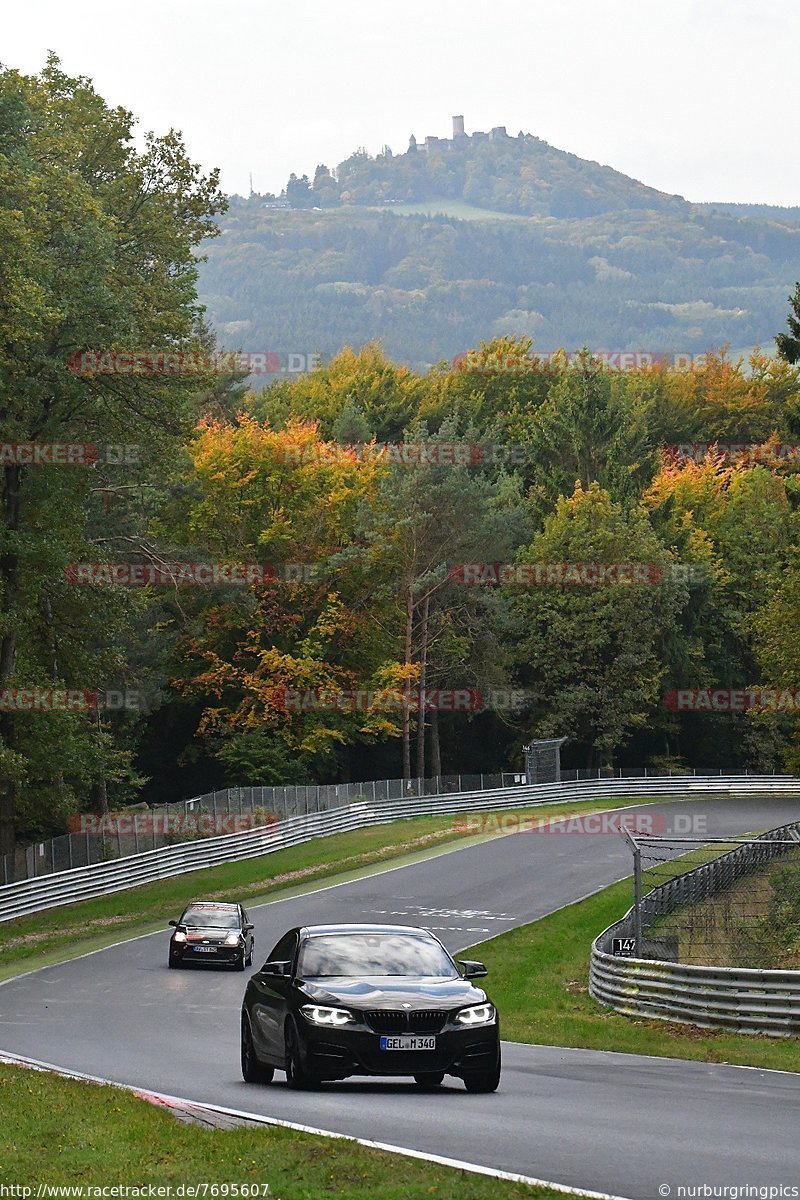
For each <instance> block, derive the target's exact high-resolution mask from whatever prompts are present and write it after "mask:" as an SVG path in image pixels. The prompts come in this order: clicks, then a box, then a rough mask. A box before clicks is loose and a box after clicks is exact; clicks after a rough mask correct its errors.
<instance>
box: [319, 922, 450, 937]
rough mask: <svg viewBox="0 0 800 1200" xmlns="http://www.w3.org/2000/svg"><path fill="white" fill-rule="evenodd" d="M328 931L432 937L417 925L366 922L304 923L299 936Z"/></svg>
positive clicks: (427, 930)
mask: <svg viewBox="0 0 800 1200" xmlns="http://www.w3.org/2000/svg"><path fill="white" fill-rule="evenodd" d="M329 933H338V934H348V933H404V934H408V935H409V936H411V937H426V938H432V937H434V935H433V934H432V933H431V931H430V930H429V929H422V928H421V927H420V926H418V925H370V924H367V923H366V922H363V923H362V922H358V923H340V924H338V925H305V926H303V928H301V929H300V936H301V937H321V936H322V935H324V934H329Z"/></svg>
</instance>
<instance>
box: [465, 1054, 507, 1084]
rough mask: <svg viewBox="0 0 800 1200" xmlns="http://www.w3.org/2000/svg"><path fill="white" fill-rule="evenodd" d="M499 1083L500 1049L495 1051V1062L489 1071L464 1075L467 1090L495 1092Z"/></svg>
mask: <svg viewBox="0 0 800 1200" xmlns="http://www.w3.org/2000/svg"><path fill="white" fill-rule="evenodd" d="M499 1083H500V1051H499V1050H498V1051H497V1063H496V1064H495V1066H494V1067H492V1068H491V1070H489V1071H477V1072H476V1073H475V1074H474V1075H465V1076H464V1087H465V1088H466V1089H467V1091H468V1092H496V1091H497V1085H498V1084H499Z"/></svg>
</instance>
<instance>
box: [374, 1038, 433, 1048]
mask: <svg viewBox="0 0 800 1200" xmlns="http://www.w3.org/2000/svg"><path fill="white" fill-rule="evenodd" d="M435 1049H436V1038H435V1037H419V1036H417V1037H382V1038H381V1050H435Z"/></svg>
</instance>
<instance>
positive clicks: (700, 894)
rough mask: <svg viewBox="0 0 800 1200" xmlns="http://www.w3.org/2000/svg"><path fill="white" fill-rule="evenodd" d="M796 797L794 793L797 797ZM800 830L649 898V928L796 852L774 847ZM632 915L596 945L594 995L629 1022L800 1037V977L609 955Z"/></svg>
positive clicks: (745, 847) (725, 858) (627, 931)
mask: <svg viewBox="0 0 800 1200" xmlns="http://www.w3.org/2000/svg"><path fill="white" fill-rule="evenodd" d="M792 794H794V789H792ZM798 836H800V822H798V823H796V824H792V825H783V826H781V827H780V828H779V829H771V830H769V831H768V832H767V833H764V834H761V835H760V836H759V837H758V838H757V839H755V840H754V841H753V842H751V843H748V844H742V845H740V846H738V847H737V848H736V849H735V850H732V851H729V852H728V853H726V854H723V855H720V857H719V858H717V859H713V860H712V861H711V862H708V863H704V864H703V865H702V866H701V867H696V868H695V869H694V870H693V871H688V872H686V874H685V875H680V876H678V877H677V878H675V879H673V880H671V881H670V882H668V883H665V884H662V885H661V886H660V887H657V888H654V889H653V891H652V892H649V893H648V895H647V896H646V897H644V900H645V901H646V909H645V914H646V916H645V922H646V924H652V922H653V921H655V920H657V919H658V917H659V916H663V915H665V914H667V913H670V912H673V911H674V910H675V908H677V907H678V906H680V905H681V904H691V903H694V902H697V901H698V900H702V899H705V898H706V897H707V896H710V895H712V894H713V893H714V892H715V891H720V890H722V889H724V888H725V887H727V886H729V885H730V883H732V882H733V881H734V880H735V879H737V878H741V877H742V875H744V874H747V873H748V871H753V870H757V869H758V868H759V867H761V866H763V865H765V864H766V863H768V862H770V861H772V860H774V859H775V858H777V857H778V856H779V855H781V854H782V853H785V852H786V850H787V849H788V848H789V847H787V846H786V845H785V844H783V842H781V844H778V845H770V842H771V840H773V839H778V838H780V839H786V838H792V839H794V838H797V837H798ZM633 929H634V923H633V909H629V911H628V912H627V913H626V914H625V916H624V917H623V918H622V919H621V920H620V921H617V922H615V923H614V924H613V925H610V926H609V927H608V929H604V930H603V932H602V933H601V934H600V935H599V937H597V938H595V940H594V943H593V944H592V952H591V960H590V967H589V993H590V995H592V996H593V997H594V999H595V1000H598V1001H599V1002H600V1003H601V1004H607V1005H609V1006H610V1007H611V1008H613V1009H615V1010H616V1011H617V1012H619V1013H623V1014H624V1015H625V1016H630V1017H650V1018H657V1019H660V1020H664V1021H678V1022H682V1023H688V1024H691V1025H700V1026H703V1027H705V1028H708V1029H728V1030H730V1031H732V1032H737V1033H760V1034H766V1035H768V1036H770V1037H789V1036H792V1035H797V1034H800V971H789V970H783V971H771V970H769V971H768V970H759V969H757V968H751V967H708V966H702V965H689V964H684V963H676V962H665V961H658V960H650V959H643V958H617V957H615V956H613V955H611V954H609V953H608V950H609V948H610V946H611V939H612V937H630V936H632V934H633Z"/></svg>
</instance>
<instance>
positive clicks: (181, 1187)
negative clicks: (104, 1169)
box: [0, 1181, 270, 1200]
mask: <svg viewBox="0 0 800 1200" xmlns="http://www.w3.org/2000/svg"><path fill="white" fill-rule="evenodd" d="M269 1194H270V1190H269V1184H268V1183H252V1182H250V1181H248V1182H245V1183H176V1184H171V1183H133V1184H128V1183H102V1184H100V1183H98V1184H94V1183H38V1184H37V1185H36V1186H35V1187H34V1186H33V1185H31V1184H25V1183H0V1200H3V1198H4V1197H6V1196H9V1197H13V1200H31V1197H34V1196H35V1197H36V1200H46V1198H48V1197H69V1196H72V1197H75V1200H79V1198H81V1200H118V1198H119V1200H126V1198H128V1200H133V1198H137V1200H145V1198H146V1197H159V1198H160V1200H172V1197H176V1200H222V1198H225V1200H227V1198H228V1197H241V1198H242V1200H253V1198H254V1197H256V1196H268V1195H269Z"/></svg>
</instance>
